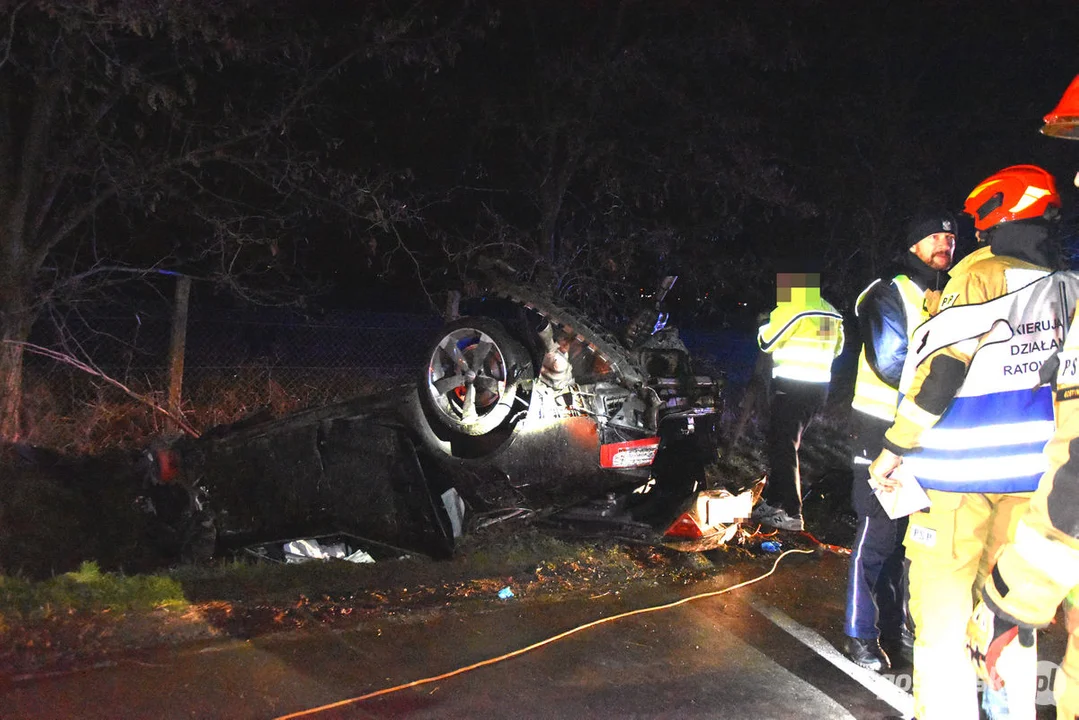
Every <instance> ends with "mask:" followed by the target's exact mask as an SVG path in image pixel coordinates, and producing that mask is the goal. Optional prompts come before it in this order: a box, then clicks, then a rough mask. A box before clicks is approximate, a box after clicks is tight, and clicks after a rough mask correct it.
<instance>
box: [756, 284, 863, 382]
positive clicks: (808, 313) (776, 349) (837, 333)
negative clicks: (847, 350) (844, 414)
mask: <svg viewBox="0 0 1079 720" xmlns="http://www.w3.org/2000/svg"><path fill="white" fill-rule="evenodd" d="M791 290H792V295H793V297H792V301H791V302H781V303H779V304H778V305H777V306H776V307H775V309H774V310H772V313H771V314H770V315H769V317H768V322H767V323H765V324H764V325H762V326H761V327H760V329H759V330H758V331H757V344H758V345H760V348H761V350H762V351H764V352H766V353H768V354H770V355H771V356H772V377H775V378H787V379H790V380H799V381H802V382H813V383H827V382H830V381H831V379H832V360H834V359H835V358H836V356H838V355H839V353H840V352H842V351H843V315H841V314H840V312H839V311H838V310H836V309H835V307H833V306H832V304H831V303H830V302H828V301H827V300H825V299H823V298H821V297H819V296H812V295H809V294H808V293H806V292H805V291H804V289H800V288H792V289H791ZM807 295H809V296H808V297H807Z"/></svg>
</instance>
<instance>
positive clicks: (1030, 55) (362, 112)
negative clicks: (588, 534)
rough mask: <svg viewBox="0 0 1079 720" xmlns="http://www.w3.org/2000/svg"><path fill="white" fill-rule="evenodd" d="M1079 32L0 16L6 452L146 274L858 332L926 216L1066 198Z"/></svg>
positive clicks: (283, 9) (953, 20) (980, 16)
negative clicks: (531, 293) (92, 315)
mask: <svg viewBox="0 0 1079 720" xmlns="http://www.w3.org/2000/svg"><path fill="white" fill-rule="evenodd" d="M1075 16H1076V13H1075V12H1074V6H1073V3H1070V2H1063V1H1057V2H1048V1H1046V2H1042V1H1035V2H1029V3H1023V4H1022V5H1019V6H1016V5H1015V4H1013V3H1003V2H992V1H991V2H972V1H967V0H951V1H945V2H939V3H933V4H926V6H924V7H917V8H912V7H911V6H910V5H909V4H908V3H898V2H894V3H884V4H879V3H878V4H873V6H872V7H869V6H867V5H866V4H864V3H834V2H820V1H817V0H800V1H795V0H791V1H788V2H780V3H709V2H699V1H691V0H672V1H670V2H664V3H655V2H647V1H645V0H591V1H589V2H580V1H579V0H573V1H570V0H564V1H556V2H540V1H539V0H526V1H524V2H515V3H505V2H496V1H495V0H420V1H419V2H415V3H410V4H407V5H401V4H396V3H387V4H380V3H353V4H348V6H347V7H346V8H344V9H342V8H341V7H338V6H337V5H335V4H332V3H322V2H314V3H302V4H300V3H293V2H284V1H282V2H246V3H245V2H236V3H209V2H207V3H201V2H184V3H179V2H169V1H168V0H159V1H158V2H155V3H146V2H136V1H134V0H126V1H125V0H114V1H113V2H102V3H94V4H89V3H84V2H76V1H75V0H51V1H50V0H36V1H35V0H31V1H28V2H22V3H5V4H3V5H2V6H0V28H2V29H3V30H4V31H5V32H3V33H0V336H2V337H0V393H2V394H0V436H3V437H5V438H12V437H16V436H17V417H18V414H17V407H18V394H19V387H20V368H21V357H22V348H23V346H22V345H21V343H22V342H23V341H24V340H25V339H26V337H27V333H28V332H29V330H30V327H31V326H32V324H33V323H34V322H41V321H42V318H43V317H48V318H50V319H55V318H60V319H61V320H62V318H63V317H64V313H65V312H70V311H71V308H73V307H78V304H77V302H76V301H85V300H86V298H88V297H89V298H100V297H101V296H102V294H103V293H106V294H107V293H111V294H113V296H116V295H119V296H120V297H124V296H127V295H129V294H130V293H132V292H134V291H133V290H132V287H133V285H132V283H133V282H136V281H138V280H142V281H145V280H146V279H147V278H151V277H154V276H155V274H157V273H161V272H183V273H185V274H189V275H193V276H195V277H197V278H199V279H200V280H202V281H204V282H203V283H202V285H203V286H213V287H216V288H219V289H221V290H223V291H225V292H227V293H228V294H229V295H231V296H238V297H241V298H246V299H248V300H252V301H259V302H267V301H273V302H298V301H299V300H300V299H305V300H307V301H309V302H313V303H316V304H323V305H331V304H332V305H350V306H363V305H369V304H376V303H377V304H379V305H381V306H383V307H385V306H387V305H391V306H392V305H400V306H404V305H409V306H415V305H416V304H417V303H422V304H426V305H427V306H429V307H437V306H439V305H440V303H441V296H440V293H442V292H443V291H445V290H449V289H459V288H465V289H466V290H467V289H469V288H472V289H475V284H474V283H475V280H476V278H475V271H474V268H475V263H476V260H477V258H478V257H479V256H480V255H495V256H499V257H501V258H503V259H506V260H508V261H509V262H511V263H512V264H514V265H515V266H517V267H518V268H520V269H521V270H522V271H524V272H526V273H528V274H530V275H531V276H532V277H533V279H535V280H537V281H539V282H543V283H546V284H548V285H549V286H550V287H551V288H552V290H553V291H555V292H558V293H561V294H563V295H565V296H567V297H569V298H571V299H573V300H575V301H577V302H580V303H584V304H587V305H589V307H590V308H592V309H593V310H594V311H595V312H596V313H597V314H600V315H604V316H606V317H607V318H609V319H611V320H613V321H617V320H618V318H619V317H620V316H624V315H625V314H626V313H628V312H631V311H632V309H633V307H632V306H633V303H635V302H636V301H637V299H638V296H639V295H640V292H641V288H642V287H648V286H650V285H652V284H653V283H654V281H655V280H656V279H657V278H658V276H660V275H662V274H666V273H678V274H679V275H680V276H681V278H682V279H681V280H680V281H679V285H678V286H676V289H677V293H676V295H677V297H675V298H674V300H675V302H676V307H677V309H678V311H679V312H681V313H682V314H683V316H684V317H683V318H680V319H681V320H682V321H683V322H685V321H686V320H687V319H688V320H690V321H694V320H695V321H697V322H701V323H719V322H723V321H724V315H725V313H727V312H728V311H729V310H731V309H732V308H734V307H736V306H737V305H736V304H737V303H738V302H746V303H749V305H750V306H751V307H753V308H754V309H766V306H767V305H768V303H769V302H770V301H771V293H772V291H773V288H772V280H773V278H774V273H775V272H776V271H779V270H797V269H802V268H804V269H807V270H824V278H823V279H824V283H825V293H826V295H828V296H829V297H831V298H832V299H833V301H834V302H836V303H837V304H839V305H842V306H848V305H849V301H850V300H852V299H853V296H854V295H855V294H856V293H857V291H858V289H860V288H861V287H862V286H863V285H864V284H865V282H867V281H868V280H869V279H870V278H871V277H872V276H873V274H874V273H875V272H877V271H878V270H880V269H881V268H882V266H883V264H884V263H885V262H886V260H887V259H888V257H889V256H890V255H891V254H892V253H893V252H894V250H895V248H896V246H897V244H898V238H899V237H900V235H901V232H902V226H903V222H904V220H905V219H906V217H907V216H909V215H910V214H911V213H912V212H913V211H914V210H916V209H917V208H918V207H920V206H923V205H926V204H933V205H944V206H947V207H951V208H953V209H958V207H959V206H960V204H961V202H962V199H963V196H964V195H965V193H966V192H967V190H969V188H970V187H971V186H972V185H973V184H974V183H975V182H976V181H977V180H979V179H981V178H982V177H984V176H985V175H986V174H988V173H990V172H992V171H994V170H996V169H999V168H1000V167H1004V166H1005V165H1009V164H1014V163H1027V162H1033V163H1037V164H1042V165H1044V166H1045V167H1047V168H1048V169H1049V170H1051V171H1053V172H1055V173H1057V175H1058V177H1059V178H1060V179H1061V181H1062V182H1061V185H1062V189H1064V190H1065V191H1066V192H1067V187H1068V180H1069V179H1070V178H1071V177H1072V174H1073V173H1074V169H1075V168H1076V167H1079V148H1072V147H1070V146H1068V144H1067V143H1059V142H1052V141H1049V140H1046V139H1044V138H1041V137H1040V136H1039V135H1038V134H1037V132H1036V129H1037V127H1038V118H1039V117H1040V116H1041V115H1042V114H1044V113H1045V112H1046V111H1048V110H1049V109H1050V108H1051V107H1052V105H1053V104H1054V103H1055V102H1056V99H1057V98H1058V97H1059V94H1060V92H1061V91H1062V90H1063V88H1064V87H1065V86H1066V85H1067V83H1068V81H1069V80H1070V78H1071V77H1073V76H1074V74H1075V73H1076V72H1079V50H1077V46H1076V45H1075V43H1074V38H1075V37H1077V36H1079V35H1077V32H1076V31H1077V30H1079V20H1077V18H1076V17H1075ZM1072 199H1073V198H1072V197H1071V196H1070V195H1069V196H1068V197H1067V198H1066V200H1069V201H1070V200H1072ZM151 284H152V283H151ZM219 297H220V298H224V297H225V295H224V294H222V295H220V296H219ZM220 301H221V302H223V301H224V300H220Z"/></svg>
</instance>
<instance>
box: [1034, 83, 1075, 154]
mask: <svg viewBox="0 0 1079 720" xmlns="http://www.w3.org/2000/svg"><path fill="white" fill-rule="evenodd" d="M1042 133H1044V134H1045V135H1051V136H1052V137H1060V138H1069V139H1071V140H1079V75H1076V76H1075V79H1074V80H1072V84H1071V85H1069V86H1068V89H1067V90H1065V91H1064V97H1062V98H1060V102H1059V103H1057V106H1056V107H1055V108H1053V111H1052V112H1051V113H1049V114H1048V115H1046V116H1045V125H1044V126H1042Z"/></svg>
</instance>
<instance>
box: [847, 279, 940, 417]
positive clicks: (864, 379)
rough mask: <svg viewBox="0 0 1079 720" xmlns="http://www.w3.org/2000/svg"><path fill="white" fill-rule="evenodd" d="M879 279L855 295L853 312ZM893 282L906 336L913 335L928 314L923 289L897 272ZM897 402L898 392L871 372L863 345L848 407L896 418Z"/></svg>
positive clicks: (876, 415)
mask: <svg viewBox="0 0 1079 720" xmlns="http://www.w3.org/2000/svg"><path fill="white" fill-rule="evenodd" d="M879 282H881V280H880V278H877V279H876V280H874V281H873V282H871V283H869V285H868V286H866V288H865V289H864V290H862V292H861V293H860V294H859V295H858V299H857V301H856V302H855V306H854V311H855V314H857V313H858V308H859V307H860V306H861V304H862V300H864V299H865V297H866V295H868V294H869V291H870V290H872V289H873V287H874V286H875V285H876V284H877V283H879ZM891 282H892V284H893V285H895V287H896V289H898V290H899V297H900V298H901V299H902V301H903V311H904V315H905V316H906V322H907V339H908V340H909V339H910V337H911V336H912V335H913V334H914V330H915V329H916V328H917V327H918V326H919V325H920V324H921V323H922V322H924V321H925V320H926V319H927V318H928V317H929V312H928V311H927V310H926V307H925V291H924V290H922V289H921V288H920V287H918V285H917V284H916V283H915V282H914V281H913V280H911V279H910V278H909V277H907V276H906V275H897V276H896V277H894V278H893V279H892V281H891ZM898 404H899V391H898V390H896V389H895V388H893V387H891V386H890V385H888V384H887V383H885V382H884V381H883V380H881V379H880V377H878V376H877V374H876V373H875V372H873V368H871V367H870V366H869V361H868V360H867V359H866V355H865V345H864V344H863V346H862V350H861V352H860V353H859V354H858V375H857V379H856V380H855V383H854V398H853V399H852V400H851V407H852V408H854V409H855V410H857V411H858V412H862V413H865V414H867V415H872V416H873V417H876V418H880V419H881V420H892V419H894V418H895V411H896V406H897V405H898Z"/></svg>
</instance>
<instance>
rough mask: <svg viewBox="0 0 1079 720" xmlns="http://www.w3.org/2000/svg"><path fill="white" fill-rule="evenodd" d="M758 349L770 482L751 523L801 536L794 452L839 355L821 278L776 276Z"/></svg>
mask: <svg viewBox="0 0 1079 720" xmlns="http://www.w3.org/2000/svg"><path fill="white" fill-rule="evenodd" d="M757 344H758V345H759V346H760V348H761V351H762V352H764V353H766V354H767V355H768V356H770V358H771V361H772V397H771V403H770V412H769V415H770V419H769V424H768V441H767V442H768V449H767V452H768V467H769V473H768V480H767V483H766V484H765V487H764V492H763V495H762V498H761V501H760V502H759V503H758V504H757V506H756V507H755V508H754V510H753V520H754V522H758V523H760V524H762V525H767V526H769V527H774V528H777V529H779V530H792V531H801V530H804V529H805V526H804V523H803V521H802V483H801V477H800V476H799V473H798V447H799V445H800V444H801V442H802V433H803V432H804V431H805V429H806V427H808V426H809V423H810V421H811V420H812V419H813V415H814V414H816V412H817V411H818V410H820V409H821V408H822V407H823V406H824V403H825V401H826V400H827V399H828V385H829V383H830V382H831V380H832V361H833V360H834V359H835V358H836V357H837V356H838V355H839V353H840V352H842V350H843V316H842V315H841V314H840V313H839V311H838V310H836V309H835V307H833V306H832V304H831V303H830V302H828V301H827V300H825V299H824V298H822V297H821V294H820V275H819V274H816V273H779V274H778V275H777V276H776V307H775V309H774V310H772V312H771V314H770V315H769V316H768V322H766V323H765V324H764V325H762V326H761V327H760V329H759V330H758V331H757Z"/></svg>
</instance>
